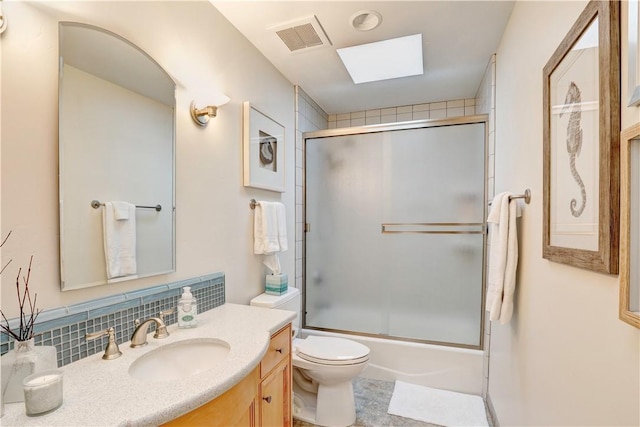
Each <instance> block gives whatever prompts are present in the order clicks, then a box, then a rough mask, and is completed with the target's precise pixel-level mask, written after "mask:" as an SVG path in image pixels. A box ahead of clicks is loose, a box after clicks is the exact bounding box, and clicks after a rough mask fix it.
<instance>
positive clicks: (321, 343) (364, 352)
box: [296, 335, 369, 365]
mask: <svg viewBox="0 0 640 427" xmlns="http://www.w3.org/2000/svg"><path fill="white" fill-rule="evenodd" d="M296 341H298V340H296ZM296 344H297V346H296V354H297V355H298V357H300V358H301V359H304V360H307V361H309V362H313V363H318V364H322V365H356V364H359V363H364V362H366V361H367V360H369V348H368V347H367V346H365V345H362V344H360V343H357V342H355V341H351V340H348V339H344V338H334V337H318V336H314V335H312V336H309V337H308V338H307V339H305V340H300V341H298V342H297V343H296Z"/></svg>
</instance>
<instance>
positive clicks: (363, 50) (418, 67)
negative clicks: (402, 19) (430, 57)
mask: <svg viewBox="0 0 640 427" xmlns="http://www.w3.org/2000/svg"><path fill="white" fill-rule="evenodd" d="M337 52H338V55H339V56H340V59H341V60H342V62H343V63H344V66H345V67H346V68H347V71H348V72H349V75H350V76H351V78H352V79H353V82H354V83H355V84H358V83H366V82H375V81H378V80H387V79H395V78H398V77H408V76H417V75H420V74H424V67H423V63H422V34H414V35H412V36H405V37H399V38H395V39H389V40H382V41H379V42H375V43H368V44H363V45H359V46H352V47H346V48H342V49H337Z"/></svg>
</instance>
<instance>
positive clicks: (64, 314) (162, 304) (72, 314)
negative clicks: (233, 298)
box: [0, 273, 225, 367]
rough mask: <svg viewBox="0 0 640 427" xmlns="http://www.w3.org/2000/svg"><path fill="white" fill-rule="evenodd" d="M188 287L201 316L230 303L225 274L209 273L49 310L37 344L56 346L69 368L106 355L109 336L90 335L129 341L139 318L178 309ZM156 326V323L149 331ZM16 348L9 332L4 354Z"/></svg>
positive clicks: (0, 348) (0, 343) (1, 344)
mask: <svg viewBox="0 0 640 427" xmlns="http://www.w3.org/2000/svg"><path fill="white" fill-rule="evenodd" d="M183 286H191V293H192V294H193V296H194V297H196V299H197V302H198V313H204V312H205V311H208V310H211V309H212V308H215V307H218V306H220V305H222V304H224V302H225V288H224V274H223V273H214V274H209V275H207V276H202V277H195V278H192V279H188V280H182V281H179V282H173V283H170V284H167V285H159V286H153V287H151V288H146V289H138V290H135V291H131V292H125V293H123V294H117V295H111V296H108V297H105V298H99V299H95V300H91V301H87V302H83V303H80V304H75V305H70V306H68V307H62V308H55V309H51V310H46V311H43V312H41V313H40V314H39V315H38V319H37V321H36V325H35V328H34V329H35V333H34V342H35V344H36V345H53V346H55V347H56V350H57V354H58V367H60V366H64V365H68V364H69V363H71V362H75V361H77V360H80V359H82V358H84V357H87V356H91V355H92V354H95V353H99V352H102V351H104V348H105V346H106V345H107V342H108V341H109V338H108V337H106V336H104V337H102V338H98V339H95V340H92V341H87V340H86V339H85V335H86V334H89V333H92V332H99V331H103V330H105V329H107V328H110V327H114V328H115V331H116V342H117V343H118V344H122V343H123V342H127V341H129V340H130V339H131V335H132V334H133V331H134V329H135V324H134V321H135V319H141V320H144V319H148V318H149V317H157V316H158V313H160V312H161V311H163V310H168V309H172V308H175V307H176V306H177V305H178V299H180V295H181V294H182V287H183ZM164 320H165V323H166V324H167V325H171V324H174V323H176V322H177V316H176V314H175V313H174V314H171V315H169V316H166V317H165V319H164ZM15 321H16V319H11V320H10V321H9V324H10V325H12V326H13V324H14V322H15ZM154 328H155V326H154V325H152V327H151V328H149V331H153V330H154ZM13 344H14V341H13V340H11V339H9V338H8V337H7V336H6V335H4V334H3V335H2V337H1V339H0V354H5V353H6V352H8V351H9V350H10V349H12V348H13Z"/></svg>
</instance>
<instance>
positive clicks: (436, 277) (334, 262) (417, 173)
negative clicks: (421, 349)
mask: <svg viewBox="0 0 640 427" xmlns="http://www.w3.org/2000/svg"><path fill="white" fill-rule="evenodd" d="M484 140H485V123H484V122H482V123H472V124H461V125H449V126H433V127H427V128H419V129H406V130H392V131H385V132H376V133H364V134H358V135H343V136H331V137H323V138H314V139H307V140H306V156H307V158H306V222H307V223H308V224H309V225H310V230H309V232H308V233H307V234H306V269H305V271H306V283H305V292H306V318H305V326H306V327H309V328H319V329H329V330H338V331H346V332H353V333H359V334H370V335H382V336H388V337H393V338H401V339H408V340H417V341H429V342H440V343H447V344H454V345H462V346H469V347H478V346H479V345H480V336H481V320H482V294H483V293H482V289H483V276H484V268H483V265H484V247H485V240H484V238H485V233H484V226H483V224H484V219H485V218H484V212H485V207H484V201H485V200H486V199H485V192H484V189H485V165H484V159H485V146H484Z"/></svg>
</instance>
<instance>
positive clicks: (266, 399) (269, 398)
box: [262, 396, 271, 403]
mask: <svg viewBox="0 0 640 427" xmlns="http://www.w3.org/2000/svg"><path fill="white" fill-rule="evenodd" d="M262 400H264V401H266V402H267V403H271V396H267V397H263V398H262Z"/></svg>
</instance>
